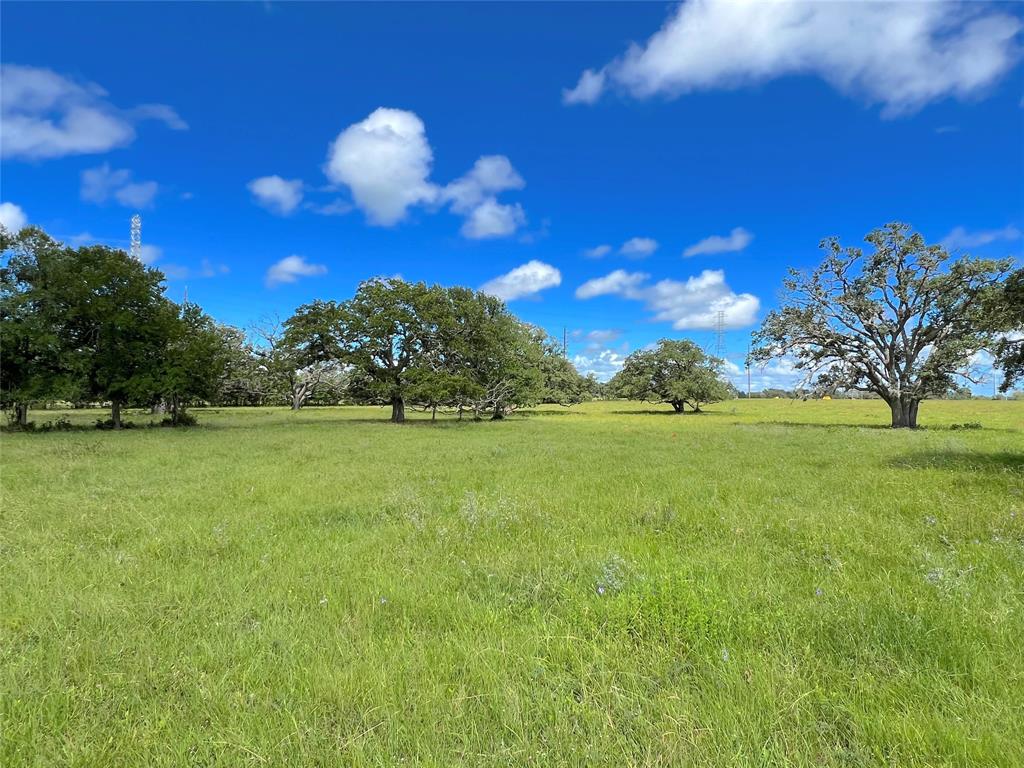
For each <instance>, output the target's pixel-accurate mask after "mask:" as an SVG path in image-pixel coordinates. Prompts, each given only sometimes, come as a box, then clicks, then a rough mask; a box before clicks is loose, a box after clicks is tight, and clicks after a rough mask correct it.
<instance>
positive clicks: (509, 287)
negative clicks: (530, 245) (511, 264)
mask: <svg viewBox="0 0 1024 768" xmlns="http://www.w3.org/2000/svg"><path fill="white" fill-rule="evenodd" d="M561 283H562V273H561V272H559V271H558V270H557V269H555V268H554V267H553V266H551V265H550V264H545V263H544V262H542V261H537V260H536V259H534V260H532V261H528V262H526V263H525V264H523V265H522V266H521V267H516V268H515V269H513V270H512V271H511V272H507V273H505V274H504V275H500V276H499V277H496V278H494V279H493V280H488V281H487V282H486V283H484V284H483V285H481V286H480V290H481V291H483V292H484V293H489V294H490V295H491V296H496V297H498V298H499V299H502V300H503V301H514V300H515V299H521V298H523V297H526V296H533V295H535V294H537V293H539V292H541V291H543V290H544V289H546V288H553V287H555V286H557V285H561Z"/></svg>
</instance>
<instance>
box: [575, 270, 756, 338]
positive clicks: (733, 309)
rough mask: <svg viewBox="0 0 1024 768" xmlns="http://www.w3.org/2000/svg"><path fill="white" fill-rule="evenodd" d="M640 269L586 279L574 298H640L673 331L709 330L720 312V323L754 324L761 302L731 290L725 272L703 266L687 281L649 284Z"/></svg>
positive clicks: (714, 324) (715, 322) (737, 326)
mask: <svg viewBox="0 0 1024 768" xmlns="http://www.w3.org/2000/svg"><path fill="white" fill-rule="evenodd" d="M648 278H649V275H647V274H644V273H643V272H632V273H630V272H626V271H625V270H621V269H617V270H615V271H614V272H612V273H610V274H608V275H605V276H604V277H599V278H595V279H593V280H588V281H587V282H585V283H584V284H583V285H581V286H580V287H579V288H577V289H576V298H578V299H591V298H594V297H596V296H608V295H614V296H621V297H622V298H624V299H630V300H633V301H642V302H644V304H645V305H646V307H647V309H648V310H649V311H650V312H653V313H654V320H657V321H660V322H667V323H672V327H673V328H675V329H676V330H687V329H710V328H714V327H716V325H717V321H718V313H719V312H721V313H722V321H723V326H724V327H725V328H727V329H729V328H743V327H745V326H749V325H751V324H753V323H754V321H755V320H756V319H757V312H758V309H760V301H759V300H758V298H757V297H756V296H753V295H752V294H749V293H740V294H737V293H734V292H733V291H732V289H730V288H729V286H728V285H727V284H726V282H725V273H724V272H722V271H721V270H717V269H705V270H704V271H703V272H701V273H700V274H699V275H697V276H695V277H691V278H688V279H687V280H684V281H680V280H659V281H658V282H657V283H653V284H651V283H648V282H647V280H648Z"/></svg>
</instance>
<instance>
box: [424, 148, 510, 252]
mask: <svg viewBox="0 0 1024 768" xmlns="http://www.w3.org/2000/svg"><path fill="white" fill-rule="evenodd" d="M524 186H526V182H525V181H523V177H522V176H520V175H519V173H518V172H517V171H516V169H515V168H513V167H512V163H511V162H510V161H509V159H508V158H507V157H505V156H504V155H484V156H482V157H480V158H478V159H477V161H476V163H474V164H473V167H472V168H471V169H470V170H469V172H468V173H466V174H465V175H464V176H462V177H460V178H458V179H456V180H455V181H453V182H451V183H450V184H449V185H448V186H446V187H445V188H444V190H443V191H442V194H441V197H442V199H443V200H444V201H446V202H449V203H451V209H452V211H453V212H454V213H457V214H460V215H463V216H466V221H465V223H463V225H462V230H461V231H462V234H463V235H464V236H465V237H468V238H470V239H473V240H479V239H483V238H489V237H507V236H508V235H511V234H513V233H515V231H516V230H517V229H518V228H519V227H521V226H523V225H524V224H525V223H526V214H525V213H524V211H523V208H522V206H521V205H519V204H518V203H516V204H514V205H508V204H504V203H499V202H498V200H497V195H498V194H500V193H501V192H504V191H505V190H508V189H522V188H523V187H524Z"/></svg>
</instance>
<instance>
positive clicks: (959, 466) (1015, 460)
mask: <svg viewBox="0 0 1024 768" xmlns="http://www.w3.org/2000/svg"><path fill="white" fill-rule="evenodd" d="M889 466H891V467H895V468H897V469H949V470H954V471H958V472H991V473H1000V474H1001V473H1003V472H1013V473H1020V474H1024V453H1012V452H1010V451H999V452H998V453H974V452H972V451H925V452H922V453H909V454H905V455H903V456H897V457H896V458H894V459H891V460H890V461H889Z"/></svg>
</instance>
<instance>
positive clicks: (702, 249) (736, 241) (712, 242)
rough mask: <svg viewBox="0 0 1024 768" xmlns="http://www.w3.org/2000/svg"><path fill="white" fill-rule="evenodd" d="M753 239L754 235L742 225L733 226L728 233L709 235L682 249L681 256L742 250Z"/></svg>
mask: <svg viewBox="0 0 1024 768" xmlns="http://www.w3.org/2000/svg"><path fill="white" fill-rule="evenodd" d="M753 239H754V236H753V235H752V234H750V233H749V232H748V231H747V230H745V229H744V228H743V227H733V230H732V232H730V233H729V234H728V235H725V236H722V235H711V237H705V238H704V239H703V240H701V241H700V242H699V243H694V244H693V245H691V246H690V247H689V248H687V249H686V250H685V251H683V256H684V257H685V258H689V257H691V256H700V255H704V254H712V253H733V252H735V251H742V250H743V249H744V248H746V247H747V246H748V245H750V242H751V241H752V240H753Z"/></svg>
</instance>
